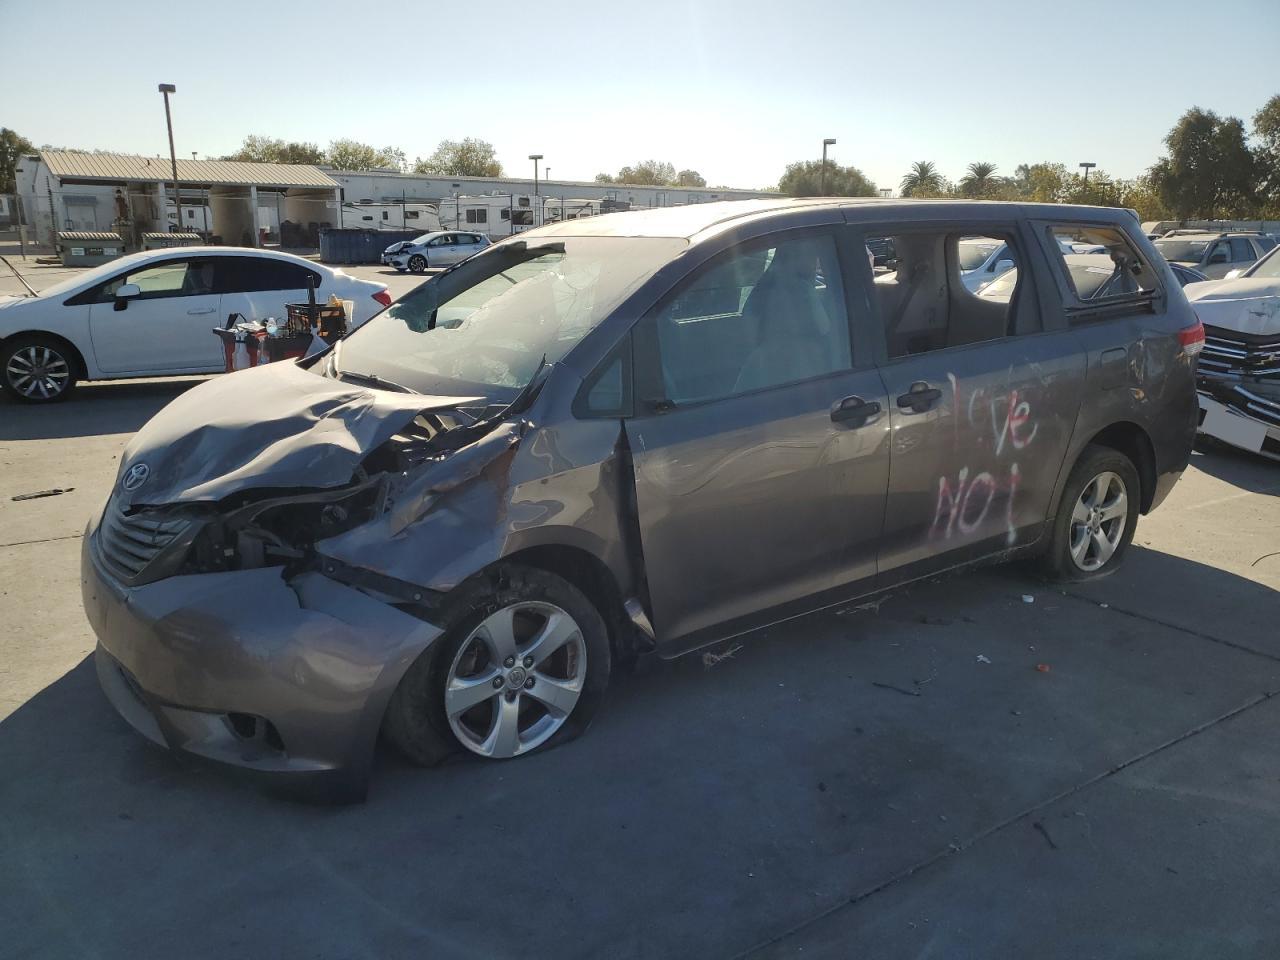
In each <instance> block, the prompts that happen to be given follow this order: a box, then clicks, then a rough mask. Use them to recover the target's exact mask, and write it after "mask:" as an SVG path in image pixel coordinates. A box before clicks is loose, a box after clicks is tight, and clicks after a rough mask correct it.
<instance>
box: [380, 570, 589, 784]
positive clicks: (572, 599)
mask: <svg viewBox="0 0 1280 960" xmlns="http://www.w3.org/2000/svg"><path fill="white" fill-rule="evenodd" d="M504 622H505V623H507V624H510V625H511V626H512V628H513V629H512V630H511V632H510V635H511V637H512V639H513V640H514V647H513V648H512V650H511V651H510V654H509V656H510V663H509V664H508V663H507V661H505V660H503V659H501V658H500V657H501V655H500V654H499V655H495V653H494V651H495V650H496V649H499V648H501V647H502V642H501V641H502V638H501V636H500V630H498V629H495V628H494V624H502V623H504ZM438 623H439V625H440V626H442V627H443V628H444V633H443V634H442V635H441V636H440V638H439V639H438V640H437V641H436V642H435V643H434V644H432V645H431V647H430V648H428V649H427V650H426V651H424V652H423V653H422V655H421V656H419V657H418V659H417V660H416V661H414V663H413V665H412V666H410V667H409V669H408V670H407V671H406V672H405V675H404V677H403V678H402V679H401V680H400V685H399V686H398V687H397V688H396V692H395V693H394V694H393V695H392V698H391V702H390V703H389V704H388V706H387V713H386V717H385V718H384V720H383V732H384V733H385V734H386V736H387V739H389V740H390V741H391V742H392V743H394V744H395V745H396V747H397V748H398V749H399V750H400V752H401V753H403V754H404V755H405V756H406V757H408V758H409V759H410V760H412V761H413V762H414V763H417V764H421V765H422V766H435V765H436V764H438V763H440V762H441V761H442V760H444V759H445V758H446V757H448V756H449V755H450V754H453V753H459V752H469V753H473V754H476V755H477V756H480V757H482V758H485V759H508V758H510V757H515V756H523V755H524V754H526V753H532V752H534V751H537V750H546V749H549V748H551V747H553V746H556V745H557V744H561V743H564V742H566V741H568V740H571V739H573V738H575V737H577V736H578V735H580V734H581V733H582V732H583V731H584V730H586V728H587V725H588V724H589V723H590V722H591V718H592V716H593V715H594V713H595V711H596V709H597V708H598V706H599V704H600V701H601V699H602V698H603V696H604V691H605V688H606V687H607V686H608V683H609V673H610V648H609V634H608V629H607V628H606V627H605V623H604V619H603V618H602V617H601V616H600V612H599V611H598V610H597V609H596V607H595V605H594V604H593V603H592V602H591V601H590V600H589V599H587V597H586V596H585V595H584V594H583V593H582V592H581V591H580V590H578V588H577V587H575V586H573V584H571V583H569V582H568V581H567V580H564V579H563V578H561V577H558V576H556V575H555V574H553V573H549V572H547V571H545V570H540V569H537V568H535V567H525V566H521V565H517V564H503V565H501V566H499V567H498V568H496V569H495V570H494V571H492V572H490V573H487V574H484V575H481V576H478V577H474V578H472V580H471V581H469V582H468V583H466V584H463V585H462V586H461V587H459V588H458V589H457V590H456V591H454V593H453V594H452V595H451V596H450V599H449V603H448V606H447V608H446V609H445V610H444V611H442V613H441V615H440V617H439V620H438ZM495 636H496V640H495ZM561 636H563V639H561ZM544 638H546V639H549V640H550V639H553V638H554V639H555V640H558V641H559V642H558V643H553V644H551V646H552V647H553V648H554V649H553V652H552V653H550V654H549V655H548V654H546V653H545V652H544V653H542V654H539V652H538V646H537V644H538V643H539V641H540V640H542V639H544ZM526 684H527V685H526ZM472 690H473V691H474V696H471V695H470V694H469V692H468V691H472ZM464 697H469V699H465V700H464V699H463V698H464ZM547 701H551V704H548V702H547ZM468 703H470V704H471V705H470V706H466V704H468ZM562 708H563V709H562ZM507 722H510V723H514V724H515V727H514V729H513V728H511V727H510V726H506V725H505V724H506V723H507Z"/></svg>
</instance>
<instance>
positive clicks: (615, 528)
mask: <svg viewBox="0 0 1280 960" xmlns="http://www.w3.org/2000/svg"><path fill="white" fill-rule="evenodd" d="M966 236H983V237H991V238H993V239H995V240H998V241H999V242H1003V243H1007V244H1008V245H1009V247H1010V249H1011V250H1013V251H1014V252H1015V253H1016V260H1017V263H1018V264H1019V269H1018V271H1017V276H1016V282H1014V284H1013V289H1012V290H1011V291H1010V295H1009V296H1008V298H1007V299H1004V298H1002V299H996V298H983V297H979V296H976V295H974V294H973V293H971V292H970V291H969V290H968V289H966V287H965V285H964V284H963V283H962V282H961V278H960V265H959V261H958V254H957V245H958V242H959V240H960V238H962V237H966ZM886 240H887V241H889V242H891V243H892V245H893V248H894V249H895V251H896V253H897V259H898V265H897V266H898V269H897V271H896V272H895V273H893V274H886V275H878V276H877V275H875V274H874V273H873V269H872V267H871V265H870V264H869V262H868V258H867V255H866V250H867V246H868V244H870V245H872V246H873V247H874V246H876V245H883V244H881V243H880V241H886ZM1072 243H1087V244H1091V245H1101V246H1103V247H1105V248H1106V250H1107V251H1108V254H1109V258H1104V257H1098V258H1096V262H1097V263H1099V264H1101V265H1100V266H1097V267H1096V269H1101V270H1103V271H1104V272H1107V271H1110V272H1112V273H1114V274H1115V275H1116V280H1115V282H1102V283H1097V284H1088V285H1086V286H1084V287H1081V288H1077V286H1076V283H1075V281H1074V280H1073V275H1072V272H1071V271H1070V270H1068V269H1067V267H1066V265H1065V263H1064V260H1063V254H1062V252H1061V251H1062V249H1063V247H1064V245H1067V246H1069V245H1070V244H1072ZM1202 343H1203V331H1202V329H1201V327H1200V324H1199V321H1198V320H1197V319H1196V317H1195V314H1194V313H1193V312H1192V311H1191V309H1190V307H1189V306H1188V304H1187V301H1186V299H1185V298H1184V296H1183V294H1182V290H1181V288H1180V286H1179V284H1178V283H1177V281H1176V280H1175V279H1174V278H1173V276H1172V275H1171V274H1170V272H1169V267H1168V265H1167V264H1166V263H1165V261H1164V259H1163V258H1162V257H1160V256H1159V255H1158V254H1157V253H1156V252H1155V251H1154V249H1153V248H1152V246H1151V244H1150V242H1149V241H1148V240H1147V239H1146V238H1145V237H1144V236H1143V235H1142V234H1141V232H1140V231H1139V229H1138V224H1137V222H1136V221H1135V220H1134V219H1133V217H1132V216H1131V215H1130V214H1129V213H1127V212H1125V211H1120V210H1111V209H1102V208H1093V207H1078V206H1059V205H1032V204H1025V205H1024V204H997V203H967V202H950V201H944V202H932V201H879V200H874V201H861V200H783V199H766V200H750V201H737V202H724V203H709V204H703V205H697V206H686V207H679V208H672V209H660V210H651V211H643V212H634V213H622V214H614V215H609V216H601V217H596V218H593V219H585V220H575V221H572V222H570V223H565V224H557V225H553V226H548V227H544V228H542V229H538V230H532V231H529V232H527V233H522V234H520V235H519V236H518V237H513V238H512V239H510V240H507V241H503V242H502V243H499V244H496V245H494V246H493V247H491V248H490V249H488V250H486V251H483V252H481V253H479V254H478V255H476V256H474V257H472V258H470V259H469V260H467V261H466V262H464V263H462V264H460V265H458V266H456V267H453V268H451V269H449V270H447V271H445V272H444V273H442V274H440V275H439V276H436V277H433V278H432V279H430V280H428V281H427V282H426V283H424V284H423V285H422V286H420V287H418V288H417V289H416V290H414V291H413V292H411V293H410V294H408V295H407V296H405V297H404V298H403V299H401V300H400V301H398V302H397V303H395V304H393V305H392V306H391V307H390V308H389V309H388V310H386V311H385V312H384V313H382V314H381V315H379V316H378V317H376V318H374V319H373V320H371V321H370V322H368V323H366V324H365V325H364V326H363V327H362V328H360V329H358V330H356V331H355V332H354V333H352V334H351V335H349V336H348V337H347V338H346V339H344V340H342V341H340V342H339V343H338V344H336V345H335V346H334V347H333V348H331V349H330V350H329V351H327V352H326V353H324V354H321V355H319V356H317V357H312V358H308V359H306V360H303V361H299V362H297V363H277V364H271V365H267V366H263V367H258V368H254V369H250V370H246V371H242V372H240V373H235V374H232V375H229V376H226V377H221V378H218V379H215V380H211V381H209V382H207V383H205V384H202V385H200V386H198V387H196V388H194V389H192V390H190V391H188V392H187V393H185V394H183V395H182V396H180V397H178V398H177V399H176V400H174V401H173V402H172V403H171V404H170V405H169V406H168V407H166V408H165V409H164V410H162V411H161V412H160V413H159V414H158V415H157V416H156V417H155V418H154V419H153V420H152V421H151V422H150V423H149V424H147V426H145V427H144V428H143V429H142V430H141V431H140V432H139V433H138V434H137V435H136V436H135V437H134V438H133V440H132V441H131V442H130V443H129V445H128V447H127V448H126V450H125V452H124V455H123V456H122V457H121V463H120V473H119V476H118V478H117V481H116V483H115V485H114V488H113V490H112V493H111V495H110V499H109V500H108V502H107V503H106V505H105V507H104V510H103V512H102V514H101V516H100V517H97V518H95V519H94V520H93V522H92V523H91V524H90V525H89V529H88V531H87V535H86V537H85V539H84V553H83V585H84V602H85V608H86V610H87V613H88V616H89V620H90V622H91V623H92V624H93V627H94V629H95V631H96V632H97V635H98V638H99V646H98V651H97V656H96V661H97V666H98V673H99V677H100V680H101V683H102V686H103V689H104V690H105V691H106V693H107V695H108V697H109V698H110V699H111V701H112V703H113V704H114V705H115V706H116V708H117V710H118V711H119V712H120V713H121V714H122V715H123V716H124V717H125V718H126V719H127V720H128V721H129V722H130V723H131V724H132V725H133V726H134V727H136V728H137V729H138V730H139V731H140V732H141V733H143V734H144V735H146V736H147V737H149V738H150V739H152V740H153V741H155V742H157V743H159V744H162V745H167V746H168V747H170V748H172V749H174V750H181V751H185V752H188V753H191V754H196V755H199V756H202V757H206V758H210V759H214V760H219V761H223V762H226V763H229V764H234V765H238V766H243V767H250V768H254V769H258V770H264V771H271V772H274V773H277V774H281V775H285V778H286V779H288V778H290V777H292V778H293V779H294V780H295V781H308V782H312V781H316V780H318V781H320V783H327V784H328V785H329V786H330V787H331V788H332V789H334V790H335V791H337V793H338V794H339V795H341V796H345V797H361V796H363V795H364V791H365V789H366V783H367V779H368V773H369V769H370V763H371V760H372V756H373V753H374V748H375V744H376V742H377V739H378V736H379V733H384V734H385V735H386V736H387V738H388V739H390V740H391V741H392V742H393V743H395V744H396V745H397V746H398V747H399V748H400V749H401V750H402V751H403V752H404V753H405V754H407V755H408V756H409V757H410V758H412V759H413V760H415V761H418V762H421V763H424V764H433V763H436V762H438V761H439V760H441V759H442V758H444V757H445V756H447V755H449V754H450V753H456V752H459V751H464V752H469V753H471V754H474V755H476V756H479V757H484V758H493V759H500V758H508V757H514V756H517V755H521V754H525V753H528V752H530V751H533V750H536V749H539V748H543V747H547V746H550V745H553V744H555V743H558V742H563V741H565V740H567V739H569V738H571V737H573V736H574V735H575V734H577V733H579V732H580V731H581V730H583V729H584V728H585V726H586V725H587V723H588V721H589V720H590V719H591V715H592V713H593V712H594V710H595V709H596V706H597V704H598V703H599V701H600V699H601V697H602V695H603V694H604V692H605V688H606V686H607V684H608V681H609V676H610V672H611V668H612V667H613V666H614V665H616V664H617V663H618V662H619V661H626V660H629V659H631V658H634V657H636V656H638V655H640V654H643V653H646V652H650V651H652V652H656V653H657V654H659V655H661V656H664V657H672V656H676V655H679V654H682V653H685V652H688V651H691V650H695V649H697V648H699V647H703V646H705V645H707V644H709V643H713V642H716V641H718V640H722V639H724V638H726V637H730V636H733V635H737V634H741V633H743V632H745V631H749V630H752V629H754V628H757V627H761V626H764V625H767V624H772V623H776V622H779V621H781V620H784V619H787V618H790V617H794V616H797V615H799V614H802V613H805V612H808V611H812V610H815V609H819V608H822V607H826V606H830V605H833V604H838V603H843V602H846V601H848V600H850V599H851V598H855V597H858V596H863V595H867V594H871V593H875V592H878V591H882V590H884V589H886V588H888V587H892V586H895V585H898V584H902V583H905V582H907V581H910V580H914V579H918V578H921V577H925V576H930V575H933V574H936V573H938V572H940V571H943V570H948V569H953V568H957V567H960V566H963V565H966V564H971V563H976V562H981V561H988V560H992V559H1012V558H1015V557H1028V558H1035V559H1037V560H1038V562H1039V563H1040V564H1041V565H1042V567H1043V569H1044V570H1045V571H1046V572H1047V573H1048V574H1049V575H1051V576H1052V577H1055V578H1058V579H1062V580H1083V579H1086V578H1090V577H1096V576H1099V575H1102V574H1106V573H1109V572H1110V571H1112V570H1114V569H1115V567H1116V565H1117V564H1118V563H1119V562H1120V561H1121V559H1122V558H1123V556H1124V553H1125V550H1126V548H1127V547H1128V545H1129V542H1130V540H1131V538H1132V536H1133V531H1134V526H1135V524H1136V523H1137V519H1138V516H1139V514H1140V513H1145V512H1147V511H1150V510H1152V509H1153V508H1155V507H1156V506H1157V505H1158V504H1159V503H1160V502H1161V501H1162V500H1163V499H1164V497H1165V495H1166V494H1167V493H1168V492H1169V490H1170V488H1171V487H1172V485H1173V484H1174V483H1175V481H1176V480H1177V479H1178V477H1179V475H1180V474H1181V472H1182V470H1183V469H1184V468H1185V467H1186V465H1187V462H1188V459H1189V457H1190V453H1191V446H1192V441H1193V439H1194V436H1195V431H1196V420H1197V402H1196V394H1195V387H1194V382H1193V379H1194V378H1193V368H1194V362H1195V355H1196V353H1197V352H1198V351H1199V349H1200V347H1201V346H1202Z"/></svg>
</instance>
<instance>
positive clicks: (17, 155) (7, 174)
mask: <svg viewBox="0 0 1280 960" xmlns="http://www.w3.org/2000/svg"><path fill="white" fill-rule="evenodd" d="M33 150H35V147H33V146H32V145H31V141H30V140H28V139H27V138H26V137H23V136H19V134H18V133H17V131H15V130H10V129H9V128H8V127H0V193H15V192H16V191H17V189H18V183H17V170H18V163H19V162H20V161H21V160H22V158H23V156H24V155H26V154H28V153H31V152H32V151H33Z"/></svg>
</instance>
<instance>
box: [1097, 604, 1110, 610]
mask: <svg viewBox="0 0 1280 960" xmlns="http://www.w3.org/2000/svg"><path fill="white" fill-rule="evenodd" d="M1098 606H1100V607H1101V608H1102V609H1103V610H1107V609H1109V608H1110V607H1111V604H1109V603H1100V604H1098Z"/></svg>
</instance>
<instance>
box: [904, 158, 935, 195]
mask: <svg viewBox="0 0 1280 960" xmlns="http://www.w3.org/2000/svg"><path fill="white" fill-rule="evenodd" d="M898 189H899V191H900V192H901V193H902V195H903V196H904V197H909V196H912V195H913V194H916V193H926V194H927V193H939V192H941V190H942V174H940V173H939V172H938V168H937V167H935V166H934V165H933V164H932V163H931V162H930V161H928V160H917V161H916V162H915V163H913V164H912V165H911V172H910V173H908V174H907V175H906V176H905V177H903V178H902V183H901V184H900V185H899V187H898Z"/></svg>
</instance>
